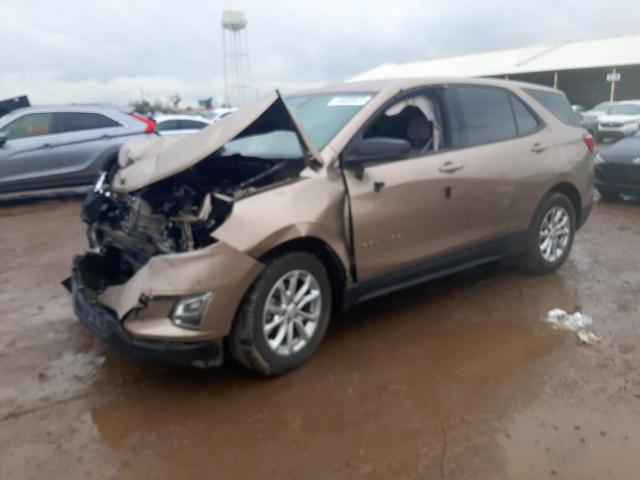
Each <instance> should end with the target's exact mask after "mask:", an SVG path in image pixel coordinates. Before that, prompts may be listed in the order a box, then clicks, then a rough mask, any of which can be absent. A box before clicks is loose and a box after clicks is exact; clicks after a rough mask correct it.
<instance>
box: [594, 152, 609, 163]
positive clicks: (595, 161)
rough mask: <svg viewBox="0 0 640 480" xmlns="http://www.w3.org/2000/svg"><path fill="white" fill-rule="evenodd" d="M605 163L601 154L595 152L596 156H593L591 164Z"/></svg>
mask: <svg viewBox="0 0 640 480" xmlns="http://www.w3.org/2000/svg"><path fill="white" fill-rule="evenodd" d="M605 163H607V162H605V161H604V158H602V156H601V155H600V154H599V153H596V156H595V157H593V164H594V165H604V164H605Z"/></svg>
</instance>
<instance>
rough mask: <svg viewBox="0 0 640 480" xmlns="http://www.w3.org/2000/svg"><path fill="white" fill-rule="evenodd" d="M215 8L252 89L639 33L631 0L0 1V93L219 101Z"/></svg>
mask: <svg viewBox="0 0 640 480" xmlns="http://www.w3.org/2000/svg"><path fill="white" fill-rule="evenodd" d="M227 8H237V9H242V10H244V11H245V12H246V15H247V18H248V27H247V28H248V30H247V33H248V41H249V57H250V62H251V92H252V93H251V95H252V96H255V97H259V96H264V95H266V94H267V93H269V92H270V91H271V90H273V89H274V88H280V89H281V90H282V91H284V92H291V91H295V90H297V89H303V88H307V87H311V86H315V85H320V84H324V83H329V82H340V81H344V80H346V79H348V78H350V77H351V76H354V75H356V74H358V73H361V72H363V71H365V70H368V69H370V68H373V67H376V66H378V65H380V64H383V63H389V62H403V61H412V60H424V59H427V58H434V57H440V56H446V55H453V54H459V53H469V52H478V51H485V50H493V49H502V48H510V47H519V46H526V45H532V44H536V43H545V42H552V41H561V40H570V39H581V38H591V37H598V36H607V35H617V34H623V33H630V32H639V31H640V2H638V1H632V0H608V1H606V2H603V1H593V0H580V1H575V0H535V1H534V0H529V1H520V0H511V1H505V0H478V1H466V0H463V1H454V0H442V1H438V2H436V1H433V0H385V1H380V0H351V1H349V0H343V1H332V0H320V1H303V0H236V1H234V2H225V1H219V0H206V1H205V0H180V1H175V0H174V1H171V2H167V1H163V0H108V1H97V0H95V1H91V0H51V1H45V0H0V45H2V46H3V47H2V48H0V99H4V98H9V97H13V96H17V95H22V94H27V95H29V97H30V99H31V102H32V103H33V104H68V103H86V102H111V103H115V104H119V105H126V104H128V103H129V102H131V101H133V100H138V99H140V97H141V95H144V97H145V98H146V99H147V100H150V101H153V100H160V101H167V100H168V99H169V98H170V96H171V95H174V94H176V93H177V94H179V95H180V96H181V98H182V99H183V100H182V104H181V105H182V106H186V105H195V104H196V102H197V99H199V98H206V97H209V96H213V97H214V99H215V100H217V101H220V100H222V97H223V90H224V89H223V60H222V29H221V17H222V11H223V10H224V9H227Z"/></svg>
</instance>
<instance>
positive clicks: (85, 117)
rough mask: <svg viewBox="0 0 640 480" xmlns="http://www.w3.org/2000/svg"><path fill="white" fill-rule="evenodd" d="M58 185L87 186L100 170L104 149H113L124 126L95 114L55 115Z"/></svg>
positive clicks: (59, 113)
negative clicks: (58, 164)
mask: <svg viewBox="0 0 640 480" xmlns="http://www.w3.org/2000/svg"><path fill="white" fill-rule="evenodd" d="M55 121H56V128H57V131H58V132H59V148H58V151H59V163H60V167H59V168H60V173H61V174H62V175H63V178H61V182H62V183H64V184H65V185H80V184H85V183H89V182H91V181H92V179H93V178H94V177H95V176H96V174H97V173H98V172H99V171H100V169H101V168H102V161H103V160H106V159H105V158H104V154H105V152H106V151H107V150H110V149H117V147H118V146H119V145H121V144H122V143H123V140H122V139H119V138H118V137H120V136H121V135H122V133H123V131H124V130H125V126H124V125H122V124H121V123H120V122H118V121H117V120H115V119H113V118H111V117H109V116H107V115H104V114H102V113H99V112H77V111H69V112H56V114H55Z"/></svg>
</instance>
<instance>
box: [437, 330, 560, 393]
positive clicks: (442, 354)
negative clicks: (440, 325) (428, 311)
mask: <svg viewBox="0 0 640 480" xmlns="http://www.w3.org/2000/svg"><path fill="white" fill-rule="evenodd" d="M565 339H566V337H565V336H563V335H562V334H560V333H558V332H553V331H550V330H548V329H547V330H546V331H545V329H542V328H534V327H532V326H529V325H527V324H522V325H516V324H487V325H477V324H476V325H471V326H468V327H464V326H463V327H461V328H456V329H455V330H453V331H451V332H447V333H446V334H445V336H444V338H440V339H438V341H437V342H436V344H435V348H434V355H433V360H434V362H435V364H436V369H437V370H439V371H441V372H442V374H444V375H449V376H451V377H452V378H454V379H456V380H461V381H466V382H490V381H496V380H500V379H502V378H504V377H506V376H507V375H509V374H510V373H512V372H515V371H517V370H518V369H521V368H523V367H524V366H526V365H528V364H530V363H532V362H533V361H535V360H536V359H538V358H540V357H543V356H544V355H546V354H548V353H550V352H551V351H552V350H554V349H555V348H557V347H558V346H560V345H561V344H562V343H563V342H564V340H565Z"/></svg>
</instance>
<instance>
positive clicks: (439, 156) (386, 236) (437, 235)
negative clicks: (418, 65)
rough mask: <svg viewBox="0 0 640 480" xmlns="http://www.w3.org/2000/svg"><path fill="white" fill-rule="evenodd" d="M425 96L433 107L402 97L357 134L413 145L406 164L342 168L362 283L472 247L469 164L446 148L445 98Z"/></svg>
mask: <svg viewBox="0 0 640 480" xmlns="http://www.w3.org/2000/svg"><path fill="white" fill-rule="evenodd" d="M420 96H423V95H417V97H420ZM425 96H426V97H427V98H428V100H429V101H428V102H424V101H421V100H417V101H416V100H412V99H409V101H407V100H406V99H403V100H400V101H399V102H398V103H397V104H396V105H393V106H391V107H390V108H385V111H384V112H380V113H379V114H378V116H377V117H374V119H373V120H372V122H370V124H368V125H367V126H366V127H365V130H364V131H363V132H361V134H359V135H360V136H361V138H370V137H394V138H401V139H406V140H407V141H408V142H409V143H410V144H411V147H412V148H411V154H410V155H409V158H404V159H389V160H388V161H385V162H379V163H377V164H375V165H370V166H367V167H366V168H365V169H364V171H363V172H362V175H358V173H357V172H355V171H353V170H345V179H346V183H347V188H348V194H349V199H350V208H351V222H352V228H353V239H352V241H353V245H354V249H353V250H354V254H355V263H356V270H357V276H358V280H359V281H362V280H367V279H370V278H373V277H376V276H378V275H382V274H385V273H388V272H391V271H393V270H397V269H400V268H403V267H407V266H410V265H414V264H417V263H420V262H422V261H425V260H427V259H429V258H431V257H434V256H437V255H439V254H443V253H446V252H450V251H454V250H456V249H459V248H461V247H463V246H464V245H465V244H466V242H467V235H466V205H465V199H464V188H465V166H466V161H465V158H464V156H463V155H462V154H461V153H460V151H458V150H455V149H453V148H451V145H447V143H450V142H451V136H450V135H448V134H447V132H446V131H445V129H446V128H447V123H446V122H445V121H444V119H445V118H446V115H444V112H443V104H444V103H443V102H442V101H440V100H441V98H440V97H438V96H437V95H429V94H425ZM355 140H356V141H357V138H356V139H355ZM359 177H361V178H359Z"/></svg>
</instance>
